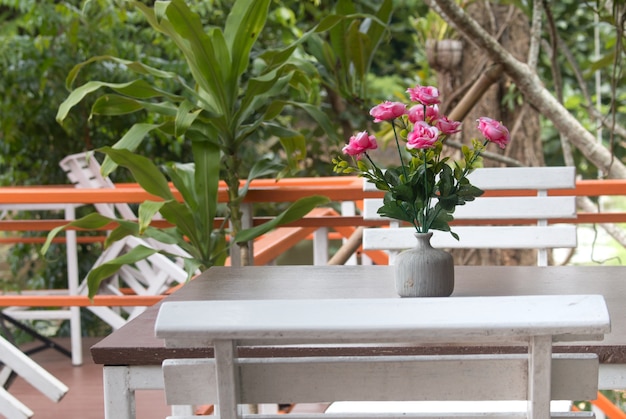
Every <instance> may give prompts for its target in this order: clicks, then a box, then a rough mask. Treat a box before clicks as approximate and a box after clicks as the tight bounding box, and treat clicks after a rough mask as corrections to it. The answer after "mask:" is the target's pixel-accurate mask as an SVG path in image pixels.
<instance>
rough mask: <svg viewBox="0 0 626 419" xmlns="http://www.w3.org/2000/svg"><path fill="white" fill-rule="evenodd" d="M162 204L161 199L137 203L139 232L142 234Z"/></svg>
mask: <svg viewBox="0 0 626 419" xmlns="http://www.w3.org/2000/svg"><path fill="white" fill-rule="evenodd" d="M162 206H163V201H161V202H155V201H144V202H142V203H141V205H139V214H138V215H139V234H143V233H144V232H145V231H146V229H147V228H148V226H149V225H150V223H151V222H152V219H153V218H154V216H155V215H156V214H158V213H159V210H160V209H161V207H162Z"/></svg>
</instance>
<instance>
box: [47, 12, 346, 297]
mask: <svg viewBox="0 0 626 419" xmlns="http://www.w3.org/2000/svg"><path fill="white" fill-rule="evenodd" d="M132 4H133V5H134V7H136V8H137V10H139V11H140V12H141V13H142V14H143V16H144V17H145V18H146V20H147V21H148V22H149V24H150V25H151V27H152V28H153V29H154V30H155V31H157V32H159V33H161V34H163V35H165V36H167V37H168V38H169V39H170V40H171V41H173V43H174V44H175V45H176V47H177V49H178V51H179V52H180V53H181V55H182V56H183V57H184V59H185V62H186V63H187V67H188V70H189V73H190V75H191V77H192V79H193V84H189V83H188V82H187V80H186V79H185V76H186V75H181V74H177V73H174V72H171V71H164V70H161V69H159V68H156V67H154V66H150V65H147V64H144V63H141V62H138V61H128V60H124V59H121V58H118V57H113V56H97V57H93V58H91V59H89V60H87V61H85V62H83V63H81V64H78V65H77V66H76V67H75V68H74V69H73V70H72V71H71V72H70V74H69V75H68V78H67V85H68V87H69V88H70V89H71V88H72V85H73V83H74V81H75V80H76V78H77V76H78V74H79V73H80V71H81V70H82V69H83V68H84V67H85V66H87V65H89V64H92V63H94V62H99V61H108V62H111V63H113V64H114V65H117V66H124V67H126V68H127V69H128V70H130V71H131V72H132V73H135V74H136V75H137V76H138V77H137V78H135V79H133V80H131V81H129V82H126V83H109V82H105V81H89V82H87V83H85V84H83V85H81V86H79V87H77V88H75V89H73V90H72V91H71V93H70V94H69V96H68V97H67V99H66V100H65V101H64V102H63V103H62V104H61V106H60V107H59V111H58V114H57V120H58V121H59V122H63V121H64V120H65V118H66V117H67V116H68V114H69V112H70V110H71V109H72V107H73V106H75V105H76V104H78V103H79V102H81V101H82V100H84V99H85V97H87V96H88V95H89V94H91V93H93V92H96V91H98V90H100V89H106V90H107V91H108V93H105V94H104V95H102V96H100V97H99V98H98V99H97V100H96V102H95V103H94V105H93V107H92V109H91V113H92V115H109V116H114V115H125V114H128V113H132V112H137V111H139V110H146V111H148V112H149V113H150V115H151V116H152V120H153V121H155V122H154V123H136V124H135V125H133V126H132V127H131V128H130V129H129V130H128V132H127V133H126V134H125V135H124V136H123V137H122V138H121V139H120V140H119V141H118V142H117V143H116V144H115V145H113V147H107V148H101V149H99V151H101V152H103V153H105V154H106V155H107V158H106V159H105V162H104V164H103V174H104V175H107V174H109V173H110V172H111V171H112V170H114V169H115V167H116V166H117V165H121V166H125V167H127V168H128V169H130V171H131V172H132V174H133V176H134V177H135V179H136V180H137V182H138V183H139V184H140V185H141V186H142V187H143V188H144V189H146V190H147V191H148V192H150V193H152V194H154V195H156V196H158V197H160V198H162V200H161V201H158V202H145V203H143V204H142V205H141V206H140V209H139V220H138V223H131V222H128V221H124V220H115V221H116V222H117V223H118V224H119V227H117V228H116V229H115V230H114V231H113V232H112V234H111V238H110V239H109V242H110V241H112V240H119V239H121V238H123V237H125V236H127V235H129V234H143V235H147V236H150V237H154V238H157V239H159V240H161V241H165V242H176V243H178V244H182V242H183V241H185V242H186V240H188V244H187V245H186V246H185V248H186V249H187V250H188V251H189V253H191V254H192V258H191V259H190V260H188V269H189V271H190V272H191V271H192V268H194V267H200V268H208V267H209V266H211V265H213V264H215V263H217V262H221V261H223V254H224V253H223V246H222V245H221V243H223V240H222V239H221V238H219V236H220V234H219V233H220V232H221V233H223V229H221V228H220V229H218V230H217V231H215V230H214V229H213V224H214V218H215V215H216V211H217V190H218V181H219V179H220V177H221V178H223V179H224V180H225V181H226V184H227V186H228V203H227V205H228V211H227V214H226V216H227V219H228V220H229V221H230V224H231V231H230V234H231V236H232V237H233V241H234V242H236V243H238V244H240V245H241V246H242V250H243V251H242V253H243V255H242V260H243V261H244V263H245V261H246V260H247V252H246V249H247V246H246V243H247V242H248V241H249V240H251V239H252V238H254V237H256V236H258V235H260V234H263V233H264V232H267V231H269V230H270V229H272V228H274V227H276V226H278V225H280V224H282V223H285V222H290V221H292V220H294V219H297V218H300V217H302V216H304V215H305V214H306V213H307V212H309V211H310V210H311V209H312V208H313V207H315V206H316V205H319V204H321V203H323V202H326V198H323V197H317V196H314V197H309V198H304V199H302V200H300V201H298V202H296V203H294V204H293V205H291V206H290V207H289V208H288V209H287V210H285V211H284V212H283V213H281V214H280V215H278V216H277V217H275V218H274V219H273V220H272V221H270V222H268V223H265V224H263V225H262V226H257V227H254V228H252V229H243V227H242V213H241V203H242V200H243V198H244V197H245V194H246V192H247V188H248V184H249V181H251V180H252V179H254V178H256V177H260V176H268V175H276V174H278V176H282V175H284V174H285V173H287V172H288V170H289V168H293V167H295V166H296V165H297V162H298V161H300V160H302V159H303V158H304V156H305V144H304V140H303V137H302V135H300V134H299V133H298V132H297V131H294V130H292V129H290V128H288V127H284V126H281V125H279V124H278V123H277V122H276V117H277V116H278V115H280V114H281V113H282V112H283V110H284V109H285V108H286V107H294V106H296V107H300V108H301V109H303V110H304V111H306V112H308V113H309V114H310V115H311V116H312V117H313V118H314V119H315V120H316V121H317V122H318V123H319V124H320V126H322V127H323V128H325V129H326V131H327V133H328V134H329V135H331V136H333V135H334V132H333V127H332V125H331V124H330V122H329V120H328V119H327V117H326V116H325V115H324V114H323V113H322V112H321V111H320V110H319V109H318V108H316V107H314V106H311V105H308V104H306V103H298V102H294V101H292V100H289V96H288V95H287V93H288V92H289V89H293V88H295V89H307V88H308V87H309V85H310V79H309V77H308V75H307V73H306V71H313V69H312V68H311V67H309V66H307V65H305V63H302V62H300V63H298V65H295V64H294V62H292V61H290V59H291V55H292V52H293V51H294V50H295V49H296V47H297V45H298V44H299V43H300V42H302V40H304V39H306V38H307V37H308V36H310V35H311V34H313V33H315V32H319V31H323V30H326V29H328V28H331V27H333V26H334V25H335V24H336V23H337V22H338V21H339V20H341V18H340V17H337V16H328V17H327V18H325V19H324V20H322V21H321V22H320V23H319V24H318V25H317V26H316V27H315V28H314V29H313V30H311V31H310V32H309V33H307V34H305V36H303V37H302V38H301V39H300V40H298V41H297V42H296V43H294V44H292V45H289V46H287V47H285V48H283V49H280V50H275V51H264V52H262V53H260V54H255V56H254V57H252V52H253V47H254V44H255V41H256V40H257V38H258V36H259V33H260V32H261V31H262V29H263V27H264V24H265V22H266V19H267V14H268V9H269V5H270V0H237V1H236V2H235V3H234V5H233V7H232V9H231V11H230V13H229V14H228V17H227V19H226V22H225V25H224V28H223V29H222V28H218V27H210V28H208V29H205V28H204V27H203V26H202V23H201V21H200V18H199V17H198V15H196V14H194V13H193V12H192V11H191V10H190V9H189V8H188V7H187V5H186V4H185V2H184V1H182V0H172V1H157V2H155V4H154V7H153V8H150V7H148V6H146V5H144V4H142V3H140V2H132ZM164 86H169V88H167V87H164ZM152 132H155V133H159V134H162V135H166V136H169V137H170V138H184V139H186V140H188V141H191V143H192V152H193V161H194V164H193V166H183V165H180V164H174V165H171V166H170V167H169V168H168V169H167V170H166V172H167V175H168V176H169V178H170V180H171V181H172V182H173V183H174V185H175V186H176V187H177V188H178V189H179V190H180V191H181V194H182V196H183V202H182V203H179V202H177V201H175V200H174V198H173V196H172V195H171V192H170V189H169V186H168V185H167V179H166V178H165V176H164V175H163V174H161V173H160V171H159V170H158V168H157V167H156V166H154V165H153V164H152V163H151V162H150V161H149V160H148V159H146V158H143V157H141V156H139V155H138V154H136V153H135V151H136V150H138V148H139V147H140V145H141V143H142V142H143V140H144V138H145V137H146V136H147V135H148V134H150V133H152ZM264 136H267V137H269V136H275V137H278V138H279V139H280V142H281V144H282V145H283V148H284V149H285V154H286V157H287V163H288V164H287V167H286V168H284V167H280V166H278V165H277V164H276V163H275V162H272V161H269V160H265V159H261V160H259V161H258V162H257V163H256V164H255V165H254V166H253V167H251V168H247V167H244V162H243V160H242V159H241V151H242V149H243V147H253V146H254V144H255V140H256V141H262V140H263V139H266V138H267V137H264ZM245 172H247V173H248V176H247V182H246V183H245V184H244V185H242V183H241V178H242V174H243V173H245ZM244 176H245V175H244ZM157 212H159V213H160V214H161V215H162V216H163V217H164V218H165V219H166V220H167V221H169V222H170V223H172V224H173V225H174V226H175V230H159V229H155V228H152V227H150V220H151V219H152V217H153V216H154V215H155V214H156V213H157ZM109 221H111V220H109V219H106V218H104V217H102V216H100V215H97V214H91V215H89V216H87V217H86V218H84V219H81V220H78V221H76V222H74V223H72V225H74V226H79V227H83V228H85V227H86V228H94V227H99V226H102V225H104V224H105V223H108V222H109ZM57 233H58V231H54V232H51V234H50V236H49V237H50V238H51V237H53V236H54V235H55V234H57ZM157 236H158V237H157ZM196 236H197V237H196ZM216 237H217V238H216ZM181 240H182V241H181ZM150 252H151V250H147V249H143V248H138V249H136V250H135V251H134V252H133V253H131V254H130V255H125V256H124V259H123V260H122V261H119V260H116V261H112V262H110V263H109V264H108V267H106V268H102V269H101V271H99V272H98V271H95V273H94V271H92V273H91V274H90V292H91V293H92V295H93V293H95V291H96V289H97V285H99V282H100V281H101V280H102V279H104V278H106V276H108V275H110V274H111V271H112V270H115V269H116V268H118V267H119V266H120V264H122V263H133V262H134V261H136V260H139V259H141V258H143V257H146V256H148V254H149V253H150Z"/></svg>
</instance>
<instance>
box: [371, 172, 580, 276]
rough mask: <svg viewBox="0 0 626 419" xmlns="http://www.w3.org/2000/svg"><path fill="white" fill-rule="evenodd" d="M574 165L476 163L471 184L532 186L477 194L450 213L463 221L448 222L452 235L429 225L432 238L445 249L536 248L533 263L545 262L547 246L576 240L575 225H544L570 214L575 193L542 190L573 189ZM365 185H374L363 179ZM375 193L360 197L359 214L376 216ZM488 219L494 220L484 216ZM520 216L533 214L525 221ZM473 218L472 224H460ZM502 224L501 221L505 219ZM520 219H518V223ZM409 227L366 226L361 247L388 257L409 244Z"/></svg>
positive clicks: (488, 188)
mask: <svg viewBox="0 0 626 419" xmlns="http://www.w3.org/2000/svg"><path fill="white" fill-rule="evenodd" d="M575 176H576V171H575V168H574V167H524V168H518V167H516V168H481V169H476V170H475V171H474V172H472V173H471V174H470V175H469V179H470V180H471V181H472V184H474V185H475V186H477V187H480V188H481V189H483V190H485V191H496V190H518V191H519V190H524V191H534V194H533V195H531V196H495V197H494V196H487V197H478V198H476V200H474V201H472V202H468V203H466V204H465V205H460V206H457V207H456V209H455V214H454V218H455V219H456V220H459V221H465V223H464V225H463V226H452V230H453V231H454V232H455V233H456V234H458V235H459V237H460V239H459V240H458V241H457V240H455V239H454V238H453V237H452V236H451V235H450V234H449V233H443V232H440V231H435V232H434V236H433V240H432V244H433V246H436V247H442V248H449V249H473V248H476V249H537V250H538V257H537V258H538V259H537V263H538V265H540V266H545V265H547V260H548V257H547V249H554V248H573V247H576V246H577V234H576V226H575V225H574V224H567V225H558V226H557V225H550V221H551V220H557V219H558V220H563V219H575V218H576V215H577V212H576V197H575V196H573V195H572V196H548V195H547V191H548V190H549V189H574V188H575V187H576V178H575ZM363 187H364V190H365V191H375V190H376V187H375V186H374V185H373V184H372V183H370V182H367V181H364V185H363ZM382 203H383V202H382V199H380V198H368V199H365V200H364V203H363V218H364V219H366V220H381V219H383V217H381V216H380V215H379V214H378V213H377V211H378V208H380V206H381V205H382ZM489 220H493V221H494V223H493V224H494V225H486V224H485V222H486V221H489ZM524 220H533V221H535V220H536V223H534V224H529V223H528V222H527V221H526V222H524ZM471 221H476V224H477V225H476V226H472V225H466V224H468V223H469V224H471ZM505 224H506V225H505ZM520 224H523V225H520ZM413 232H414V229H413V228H409V227H401V228H384V229H375V228H369V229H366V230H365V231H364V232H363V249H364V250H366V251H367V250H388V251H390V256H391V258H390V263H393V256H394V255H395V253H396V252H397V251H399V250H403V249H407V248H410V247H413V246H414V245H415V240H414V238H413Z"/></svg>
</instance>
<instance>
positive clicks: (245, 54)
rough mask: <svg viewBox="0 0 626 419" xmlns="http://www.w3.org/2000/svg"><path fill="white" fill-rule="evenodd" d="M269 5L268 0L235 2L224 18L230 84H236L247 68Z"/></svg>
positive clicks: (240, 0) (241, 0)
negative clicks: (230, 75) (231, 76)
mask: <svg viewBox="0 0 626 419" xmlns="http://www.w3.org/2000/svg"><path fill="white" fill-rule="evenodd" d="M269 5H270V0H237V1H236V2H235V4H234V5H233V8H232V9H231V10H230V13H229V14H228V17H227V18H226V24H225V26H224V38H225V39H226V44H227V45H228V50H229V51H230V53H231V56H232V69H233V76H234V77H233V80H231V83H236V81H237V80H238V78H239V76H241V75H242V74H243V72H244V71H245V70H246V68H247V67H248V61H249V58H250V51H251V50H252V46H253V45H254V43H255V42H256V40H257V38H258V37H259V34H260V33H261V31H262V30H263V27H264V26H265V22H266V20H267V13H268V10H269ZM233 87H234V88H236V84H235V85H234V86H231V88H233Z"/></svg>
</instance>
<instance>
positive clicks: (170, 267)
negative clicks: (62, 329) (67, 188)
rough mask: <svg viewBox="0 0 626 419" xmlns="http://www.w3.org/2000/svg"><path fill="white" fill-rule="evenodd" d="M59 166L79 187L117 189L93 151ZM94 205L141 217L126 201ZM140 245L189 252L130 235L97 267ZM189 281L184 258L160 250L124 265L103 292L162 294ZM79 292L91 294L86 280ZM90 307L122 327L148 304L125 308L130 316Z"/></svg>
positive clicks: (105, 254)
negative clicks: (177, 257)
mask: <svg viewBox="0 0 626 419" xmlns="http://www.w3.org/2000/svg"><path fill="white" fill-rule="evenodd" d="M59 165H60V166H61V168H63V170H64V171H65V172H66V173H67V176H68V178H69V179H70V181H71V182H72V183H73V184H74V185H75V186H76V187H77V188H115V185H114V184H113V182H112V181H111V180H110V179H109V178H108V177H103V176H102V175H101V172H100V164H99V162H98V161H97V160H96V158H95V156H94V155H93V153H92V152H84V153H77V154H72V155H69V156H67V157H65V158H64V159H63V160H62V161H61V162H60V163H59ZM94 206H95V208H96V211H98V212H99V213H100V214H102V215H104V216H106V217H110V218H124V219H128V220H134V219H137V216H136V214H135V212H134V211H133V210H132V208H131V207H130V206H129V205H128V204H126V203H117V204H95V205H94ZM137 246H146V247H152V248H156V249H159V250H164V251H167V252H169V253H170V254H174V255H179V256H182V257H184V256H188V254H187V253H186V252H185V251H183V250H182V249H181V248H180V247H178V246H173V245H169V244H165V243H161V242H158V241H156V240H152V239H143V238H137V237H126V238H124V239H122V240H120V241H118V242H115V243H113V244H112V245H111V246H110V247H109V248H107V249H105V250H104V251H103V252H102V254H101V255H100V257H99V258H98V259H97V261H96V263H95V264H94V267H96V266H99V265H101V264H102V263H104V262H106V261H108V260H111V259H114V258H115V257H118V256H120V255H122V254H124V253H126V252H128V251H129V250H130V249H132V248H134V247H137ZM186 280H187V273H186V272H185V270H184V269H183V263H182V260H180V259H177V260H171V259H170V258H168V257H166V256H164V255H161V254H158V253H157V254H154V255H152V256H150V257H149V258H148V259H146V260H145V261H141V262H138V263H136V264H135V266H128V265H126V266H123V267H122V268H121V269H120V271H119V273H118V275H115V276H114V277H112V278H110V279H109V280H108V281H106V282H105V283H103V284H102V287H101V291H100V292H101V293H109V294H115V295H122V292H121V291H120V286H123V285H126V286H128V287H130V288H131V289H132V290H133V291H134V292H135V293H137V294H138V295H158V294H160V293H162V292H164V291H166V290H167V289H168V288H169V287H171V286H172V285H174V284H175V283H182V282H185V281H186ZM79 292H80V293H81V294H86V293H87V283H86V281H83V282H82V283H81V284H80V286H79ZM88 309H89V310H91V311H92V312H94V313H95V314H96V315H97V316H98V317H100V318H101V319H102V320H104V321H105V322H107V323H108V324H109V325H110V326H111V327H113V328H114V329H118V328H119V327H121V326H123V325H124V324H125V323H126V322H127V321H128V320H130V319H132V318H134V317H136V316H137V315H139V314H140V313H142V312H143V311H144V310H145V307H123V310H124V311H125V312H126V313H127V314H126V315H124V314H123V313H121V312H120V309H118V308H110V307H94V306H90V307H88Z"/></svg>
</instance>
